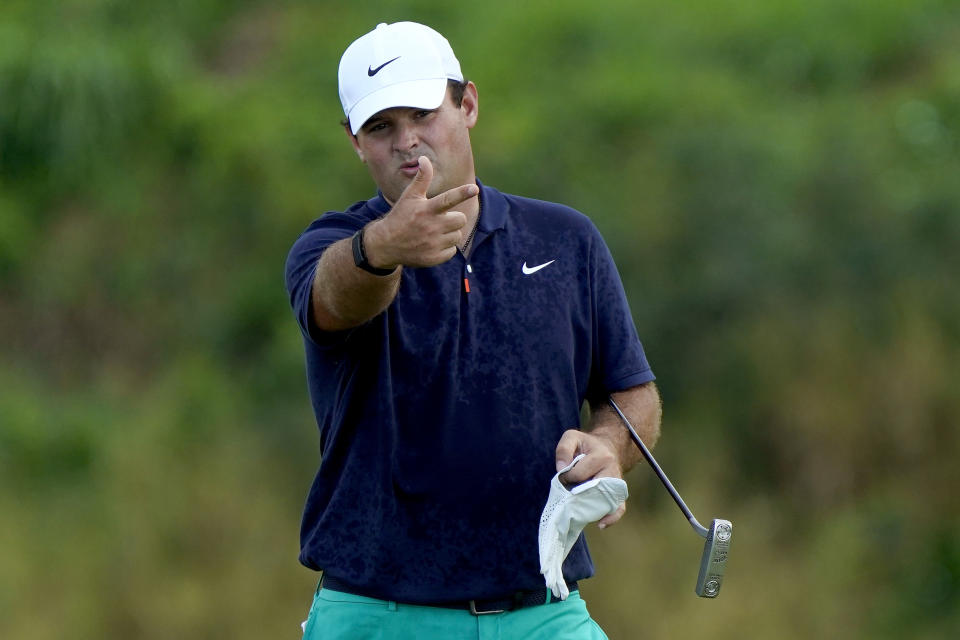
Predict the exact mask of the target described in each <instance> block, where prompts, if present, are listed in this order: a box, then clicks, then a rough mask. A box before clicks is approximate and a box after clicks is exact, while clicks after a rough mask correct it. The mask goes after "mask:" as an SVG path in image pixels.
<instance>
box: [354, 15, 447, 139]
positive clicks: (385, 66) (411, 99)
mask: <svg viewBox="0 0 960 640" xmlns="http://www.w3.org/2000/svg"><path fill="white" fill-rule="evenodd" d="M447 79H450V80H456V81H457V82H463V74H462V73H461V72H460V62H459V61H457V57H456V56H455V55H453V49H452V48H451V47H450V43H449V42H447V39H446V38H444V37H443V36H442V35H440V34H439V33H437V32H436V31H434V30H433V29H431V28H430V27H427V26H425V25H422V24H418V23H416V22H394V23H393V24H386V23H381V24H378V25H377V28H376V29H374V30H373V31H371V32H370V33H367V34H365V35H362V36H360V37H359V38H357V39H356V40H354V41H353V43H352V44H351V45H350V46H349V47H347V50H346V51H344V52H343V57H342V58H340V70H339V72H338V80H339V82H340V102H341V103H342V104H343V113H344V114H345V115H346V116H347V119H348V120H349V121H350V130H351V131H352V132H353V134H354V135H356V133H357V131H359V130H360V127H362V126H363V123H364V122H366V121H367V120H369V119H370V116H372V115H374V114H375V113H377V112H379V111H383V110H384V109H390V108H392V107H413V108H415V109H436V108H437V107H439V106H440V105H441V104H442V103H443V99H444V97H445V96H446V95H447Z"/></svg>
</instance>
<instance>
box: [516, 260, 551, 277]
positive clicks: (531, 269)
mask: <svg viewBox="0 0 960 640" xmlns="http://www.w3.org/2000/svg"><path fill="white" fill-rule="evenodd" d="M554 262H556V259H554V260H551V261H550V262H544V263H543V264H538V265H537V266H535V267H528V266H527V263H526V262H524V263H523V267H522V268H521V271H523V275H525V276H528V275H530V274H531V273H536V272H537V271H540V269H543V268H544V267H546V266H548V265H551V264H553V263H554Z"/></svg>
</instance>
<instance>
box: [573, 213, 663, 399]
mask: <svg viewBox="0 0 960 640" xmlns="http://www.w3.org/2000/svg"><path fill="white" fill-rule="evenodd" d="M595 233H596V238H595V241H594V243H593V246H592V247H591V271H590V276H591V287H590V290H591V303H592V305H593V317H594V325H593V326H594V335H593V362H592V368H591V375H590V383H589V386H588V389H587V399H588V400H589V401H590V402H591V403H595V402H598V401H603V400H604V399H605V398H606V397H607V396H608V395H609V394H610V393H612V392H614V391H622V390H624V389H629V388H630V387H635V386H637V385H640V384H643V383H645V382H650V381H652V380H654V379H655V376H654V375H653V371H652V369H651V368H650V364H649V363H648V362H647V357H646V354H645V353H644V351H643V345H642V344H641V342H640V338H639V336H638V335H637V329H636V326H635V325H634V322H633V316H632V315H631V313H630V305H629V303H628V301H627V296H626V293H625V292H624V289H623V282H622V281H621V279H620V274H619V273H618V272H617V267H616V265H615V264H614V261H613V257H612V256H611V255H610V250H609V249H608V248H607V245H606V243H605V242H604V241H603V238H602V237H601V236H600V232H599V231H596V232H595Z"/></svg>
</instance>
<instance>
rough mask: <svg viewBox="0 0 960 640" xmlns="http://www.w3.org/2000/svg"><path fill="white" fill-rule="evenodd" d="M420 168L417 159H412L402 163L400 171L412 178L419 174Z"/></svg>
mask: <svg viewBox="0 0 960 640" xmlns="http://www.w3.org/2000/svg"><path fill="white" fill-rule="evenodd" d="M419 170H420V163H419V162H417V161H416V160H415V159H414V160H410V161H409V162H404V163H403V164H401V165H400V173H402V174H403V175H405V176H406V177H408V178H412V177H414V176H415V175H417V171H419Z"/></svg>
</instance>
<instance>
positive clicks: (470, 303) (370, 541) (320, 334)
mask: <svg viewBox="0 0 960 640" xmlns="http://www.w3.org/2000/svg"><path fill="white" fill-rule="evenodd" d="M339 84H340V98H341V101H342V103H343V107H344V113H345V115H346V117H347V119H346V120H345V122H344V126H345V130H346V134H347V136H348V138H349V139H350V142H351V144H352V145H353V148H354V150H355V151H356V153H357V155H358V156H359V158H360V160H361V161H362V162H363V163H365V164H366V165H367V168H368V170H369V171H370V175H371V176H372V177H373V180H374V182H375V183H376V185H377V187H378V188H379V193H378V194H377V196H376V197H374V198H372V199H370V200H367V201H363V202H358V203H356V204H354V205H353V206H352V207H350V208H349V209H347V210H346V211H344V212H328V213H327V214H325V215H324V216H322V217H321V218H320V219H318V220H316V221H315V222H314V223H313V224H311V225H310V226H309V227H308V228H307V230H306V231H305V232H304V233H303V235H301V237H300V238H299V239H298V240H297V241H296V243H295V244H294V246H293V248H292V249H291V251H290V255H289V257H288V260H287V267H286V279H287V289H288V292H289V294H290V299H291V304H292V306H293V309H294V312H295V315H296V316H297V319H298V322H299V324H300V327H301V330H302V332H303V335H304V345H305V350H306V361H307V375H308V382H309V389H310V397H311V400H312V404H313V409H314V412H315V414H316V418H317V423H318V425H319V428H320V446H321V453H322V459H321V463H320V468H319V471H318V472H317V475H316V478H315V480H314V483H313V486H312V487H311V490H310V494H309V497H308V499H307V503H306V507H305V510H304V517H303V526H302V530H301V555H300V560H301V562H302V563H303V564H304V565H306V566H307V567H310V568H312V569H316V570H322V571H323V572H324V574H323V579H322V582H321V587H320V588H319V589H318V591H317V594H316V596H315V598H314V604H313V607H312V609H311V612H310V618H309V620H308V622H307V623H306V628H305V637H308V638H321V637H322V638H326V639H329V638H349V639H350V640H358V639H362V638H418V639H423V638H438V639H440V638H442V639H444V640H447V639H449V638H478V637H484V638H486V637H503V638H524V639H529V638H550V639H551V640H557V639H563V638H578V639H579V638H604V637H605V636H604V635H603V632H602V631H600V629H599V627H598V626H597V625H596V623H594V622H593V621H592V620H591V619H590V617H589V614H588V613H587V611H586V607H585V605H584V603H583V601H582V600H581V599H580V598H579V595H578V593H577V591H576V581H577V580H581V579H584V578H588V577H590V576H591V575H593V566H592V563H591V560H590V556H589V553H588V551H587V548H586V544H585V542H584V540H583V538H582V537H581V538H580V539H579V541H578V542H577V543H576V545H575V546H574V547H573V549H572V551H571V552H570V553H569V555H568V557H567V560H566V562H565V564H564V566H563V575H564V579H565V580H566V582H567V585H568V587H569V589H570V591H571V594H570V597H568V598H567V599H566V600H563V601H560V600H559V599H557V598H555V597H551V595H550V592H549V590H547V589H546V588H545V587H544V581H543V578H542V576H541V575H540V573H539V567H538V552H537V525H538V521H539V518H540V512H541V509H542V508H543V506H544V503H545V501H546V499H547V494H548V492H549V489H550V480H551V477H552V476H553V474H554V473H555V472H556V471H557V470H559V469H561V468H562V467H564V466H566V465H567V464H568V463H569V462H570V461H571V460H572V459H573V458H574V456H575V455H577V454H581V453H583V454H586V455H585V457H584V458H583V459H582V460H581V461H580V462H579V463H578V464H577V465H576V466H575V467H574V468H573V469H572V470H571V471H569V472H568V473H567V474H566V475H565V476H564V478H563V479H564V481H565V482H567V483H569V484H578V483H582V482H584V481H586V480H589V479H591V478H594V477H605V476H609V477H617V478H619V477H621V476H622V474H623V472H624V471H625V470H626V469H628V468H629V467H631V466H632V465H633V464H634V463H635V462H636V461H637V460H638V459H639V456H638V454H637V453H636V452H635V450H634V448H633V445H632V444H631V442H630V438H629V435H628V434H627V431H626V430H625V429H624V428H623V427H622V426H621V425H620V424H619V423H618V422H617V418H616V416H615V414H614V413H613V412H612V411H611V410H609V409H608V408H607V407H606V404H605V400H606V398H607V397H608V395H609V394H611V393H613V394H614V397H615V398H616V399H617V400H618V402H619V403H620V404H621V407H625V411H627V413H628V415H629V416H630V417H631V420H633V421H635V424H637V425H638V428H639V430H640V433H641V435H642V437H644V439H645V440H646V441H648V442H649V443H650V444H651V445H652V444H653V442H654V441H655V440H656V438H657V436H658V434H659V421H660V403H659V396H658V394H657V391H656V388H655V387H654V385H653V382H652V380H653V374H652V372H651V370H650V367H649V365H648V364H647V360H646V358H645V356H644V353H643V348H642V346H641V344H640V341H639V340H638V338H637V334H636V331H635V329H634V327H633V323H632V320H631V317H630V313H629V309H628V306H627V302H626V298H625V295H624V292H623V287H622V285H621V282H620V279H619V276H618V274H617V272H616V268H615V266H614V264H613V261H612V259H611V257H610V254H609V251H608V250H607V248H606V246H605V244H604V243H603V240H602V239H601V237H600V235H599V233H598V232H597V230H596V228H595V227H594V226H593V224H592V223H591V222H590V221H589V220H588V219H587V218H586V217H585V216H583V215H582V214H580V213H578V212H576V211H574V210H572V209H570V208H568V207H564V206H562V205H557V204H552V203H546V202H541V201H535V200H529V199H526V198H520V197H517V196H512V195H508V194H504V193H501V192H499V191H497V190H496V189H493V188H492V187H489V186H486V185H483V184H481V183H480V182H479V181H478V180H477V178H476V176H475V173H474V162H473V152H472V150H471V146H470V135H469V134H470V130H471V129H472V128H473V127H474V125H475V124H476V122H477V117H478V109H479V102H478V93H477V87H476V86H475V85H474V84H473V83H472V82H469V81H465V80H464V78H463V75H462V73H461V70H460V64H459V62H458V61H457V59H456V57H455V56H454V53H453V51H452V49H451V48H450V45H449V43H448V42H447V41H446V39H444V38H443V37H442V36H441V35H440V34H439V33H437V32H436V31H434V30H432V29H430V28H429V27H425V26H423V25H419V24H416V23H409V22H406V23H396V24H392V25H386V24H381V25H379V26H378V27H377V28H376V29H374V30H373V31H371V32H370V33H368V34H366V35H364V36H362V37H361V38H359V39H357V40H356V41H355V42H354V43H353V44H351V45H350V47H348V48H347V50H346V52H345V53H344V55H343V58H342V59H341V61H340V68H339ZM585 399H586V400H587V401H589V402H590V403H591V406H592V407H593V411H592V419H591V425H590V429H589V431H581V430H579V429H578V428H577V427H578V426H579V423H580V408H581V404H582V403H583V401H584V400H585ZM622 514H623V508H622V507H621V508H620V509H618V510H616V511H615V512H613V513H610V514H608V515H607V516H605V517H604V518H603V519H601V520H600V527H601V528H603V527H605V526H607V525H610V524H613V523H614V522H616V521H617V520H618V519H619V518H620V516H621V515H622ZM488 613H489V614H490V615H485V614H488ZM494 631H495V632H496V633H498V634H501V635H489V634H491V633H493V632H494Z"/></svg>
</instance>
